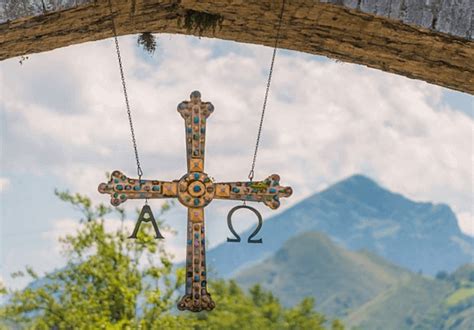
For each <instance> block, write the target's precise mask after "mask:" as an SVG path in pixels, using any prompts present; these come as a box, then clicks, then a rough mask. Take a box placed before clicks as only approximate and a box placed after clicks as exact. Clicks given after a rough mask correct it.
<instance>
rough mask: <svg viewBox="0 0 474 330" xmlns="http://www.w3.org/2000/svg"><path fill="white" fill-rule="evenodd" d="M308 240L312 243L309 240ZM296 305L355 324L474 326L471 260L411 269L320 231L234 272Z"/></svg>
mask: <svg viewBox="0 0 474 330" xmlns="http://www.w3.org/2000/svg"><path fill="white" fill-rule="evenodd" d="M308 247H311V248H308ZM235 278H236V280H237V282H238V283H239V284H241V285H242V286H243V287H247V288H248V287H250V286H251V285H253V284H256V283H258V284H260V285H261V286H263V287H264V288H266V289H269V290H271V291H272V292H273V294H275V295H276V296H277V297H279V299H280V301H281V302H282V303H283V304H285V305H294V304H295V303H297V302H298V301H300V300H301V299H302V298H303V297H307V296H310V297H314V298H315V300H316V302H317V306H316V308H317V309H318V310H320V311H322V312H324V313H325V314H326V315H328V316H329V317H330V318H332V317H338V318H340V319H342V320H343V322H344V323H345V324H346V325H347V326H348V327H349V328H352V327H354V328H356V329H384V330H390V329H393V330H401V329H472V325H474V264H469V265H465V266H463V267H461V268H460V269H458V270H457V271H456V272H454V273H452V274H448V273H440V274H438V276H437V278H431V277H425V276H423V275H420V274H416V273H413V272H410V271H409V270H406V269H403V268H401V267H399V266H396V265H394V264H392V263H390V262H387V261H386V260H384V259H383V258H381V257H378V256H376V255H374V254H373V253H371V252H367V251H356V252H355V251H348V250H346V249H344V248H343V247H341V246H339V245H338V244H336V243H334V242H332V241H331V240H330V239H329V238H328V237H327V236H325V235H324V234H321V233H317V232H306V233H303V234H300V235H298V236H296V237H293V238H292V239H290V240H289V241H287V242H286V243H285V244H284V245H283V246H282V247H281V248H280V249H279V250H278V251H277V252H276V253H275V254H274V255H272V256H271V257H269V258H267V259H265V260H264V261H262V262H260V263H258V264H256V265H253V266H251V267H249V268H247V269H244V270H242V271H240V272H239V273H238V274H237V275H236V276H235Z"/></svg>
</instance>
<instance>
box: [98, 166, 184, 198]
mask: <svg viewBox="0 0 474 330" xmlns="http://www.w3.org/2000/svg"><path fill="white" fill-rule="evenodd" d="M98 189H99V192H100V193H102V194H109V195H110V196H111V200H110V203H111V204H112V205H114V206H118V205H120V204H121V203H123V202H125V201H126V200H127V199H156V198H170V197H177V195H178V182H177V181H171V182H169V181H157V180H138V179H131V178H128V177H127V176H125V175H124V174H123V173H122V172H120V171H114V172H113V173H112V175H111V176H110V180H109V182H108V183H101V184H100V185H99V188H98Z"/></svg>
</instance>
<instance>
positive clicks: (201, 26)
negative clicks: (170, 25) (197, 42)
mask: <svg viewBox="0 0 474 330" xmlns="http://www.w3.org/2000/svg"><path fill="white" fill-rule="evenodd" d="M223 21H224V17H222V16H221V15H217V14H210V13H206V12H200V11H195V10H191V9H189V10H186V13H185V15H184V18H183V17H182V18H180V19H179V20H178V25H179V26H180V27H184V28H185V29H186V30H187V31H188V33H191V32H193V33H197V34H198V35H199V36H201V35H202V34H203V33H204V32H205V31H208V30H210V29H212V32H213V33H216V29H217V28H218V27H219V29H221V28H222V22H223Z"/></svg>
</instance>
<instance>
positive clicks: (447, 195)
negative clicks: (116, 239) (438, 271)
mask: <svg viewBox="0 0 474 330" xmlns="http://www.w3.org/2000/svg"><path fill="white" fill-rule="evenodd" d="M121 43H122V44H121V45H122V50H123V58H124V61H125V62H124V64H125V71H126V76H127V83H128V89H129V95H130V101H131V105H132V112H133V119H134V124H135V130H136V134H137V141H138V147H139V152H140V156H141V163H142V166H143V169H144V171H145V176H146V177H149V178H160V179H175V178H179V177H180V176H181V175H182V174H183V173H184V172H185V154H184V152H185V150H184V141H183V140H184V132H183V127H182V126H183V125H182V119H181V118H180V116H179V115H178V114H177V112H176V110H175V109H176V105H177V104H178V103H179V102H180V101H182V100H184V99H186V98H187V97H188V95H189V92H191V91H192V90H194V89H199V90H200V91H201V92H202V95H203V98H204V99H205V100H207V101H211V102H213V103H214V105H215V108H216V111H215V112H214V114H213V115H212V117H211V118H210V120H209V124H208V125H209V126H208V136H207V159H206V166H207V172H208V173H209V174H210V175H212V176H213V177H214V178H216V180H218V181H228V180H241V179H244V178H246V177H247V173H248V169H249V166H250V161H251V156H252V152H253V147H254V140H255V137H256V131H257V127H258V120H259V115H260V109H261V103H262V99H263V92H264V87H265V83H266V69H267V67H268V62H269V59H270V55H271V50H270V49H269V48H264V47H260V46H252V45H237V44H235V43H231V42H223V41H216V40H210V39H204V38H203V39H201V40H197V39H193V38H189V37H183V36H170V37H169V38H168V37H167V36H160V38H159V44H160V52H161V53H160V54H159V55H158V57H157V58H156V59H149V58H148V59H146V60H144V59H143V55H141V54H140V53H139V52H138V51H137V48H136V45H135V40H134V39H133V38H132V37H128V38H121ZM315 59H316V57H314V56H308V55H303V54H296V53H291V52H286V53H285V54H280V55H279V57H278V58H277V62H276V68H275V73H274V81H273V86H272V90H271V93H270V100H269V104H268V110H267V111H268V112H267V115H266V118H265V124H264V129H263V136H262V145H261V149H260V154H259V158H258V160H257V170H256V174H257V178H264V177H266V176H267V175H269V174H271V173H279V174H280V175H281V176H282V182H283V183H285V184H291V185H292V186H293V187H294V190H295V195H294V197H293V198H292V199H290V200H289V201H287V202H284V205H290V204H292V203H294V202H296V201H298V200H301V199H302V198H303V197H305V196H308V195H309V194H311V193H314V192H315V191H317V190H319V189H321V188H322V187H325V186H327V185H329V184H331V183H334V182H335V181H337V180H340V179H342V178H344V177H346V176H349V175H351V174H354V173H356V172H359V173H364V174H367V175H369V176H371V177H373V178H374V179H376V180H377V181H379V182H380V183H382V184H383V185H384V186H386V187H388V188H389V189H391V190H394V191H397V192H400V193H402V194H404V195H407V196H408V197H410V198H413V199H416V200H424V201H434V202H444V203H447V204H449V205H451V206H452V207H454V208H455V209H456V210H459V211H460V212H467V210H469V208H470V204H471V203H472V197H471V195H470V189H471V186H470V183H471V182H472V181H473V176H472V166H471V165H472V161H471V157H472V125H473V120H472V119H471V118H469V117H468V116H466V115H464V114H462V113H460V112H458V111H455V110H453V109H450V108H449V107H448V106H446V105H444V104H443V103H442V102H441V100H442V94H443V89H442V88H440V87H437V86H432V85H429V84H427V83H424V82H420V81H416V80H411V79H407V78H404V77H400V76H396V75H392V74H387V73H383V72H380V71H376V70H372V69H367V68H364V67H360V66H356V65H351V64H340V63H335V62H332V61H317V60H315ZM1 68H2V70H1V71H0V84H1V85H2V86H5V87H4V97H3V99H2V101H1V102H0V108H3V109H4V112H5V117H6V119H7V120H8V122H9V125H8V127H6V133H5V134H6V136H7V137H8V139H3V140H8V141H14V142H10V143H9V145H8V146H6V147H5V150H6V157H5V166H6V167H7V169H9V170H13V169H18V168H20V169H22V170H24V171H29V172H30V171H32V172H38V173H54V174H57V175H60V176H61V177H62V178H63V179H64V180H66V183H67V185H69V186H71V189H74V190H79V191H81V192H85V193H88V194H90V195H92V196H94V198H99V197H98V194H97V192H96V187H97V184H98V183H99V182H101V181H103V174H104V172H105V171H112V170H114V169H121V170H123V171H124V172H126V173H127V174H129V175H130V176H133V174H134V173H135V172H136V171H135V163H134V158H133V152H132V149H131V142H130V133H129V128H128V122H127V118H126V113H125V109H124V105H123V95H122V91H121V86H120V79H119V75H118V71H117V70H118V69H117V64H116V59H115V54H114V49H113V44H112V42H111V40H106V41H101V42H96V43H87V44H83V45H77V46H74V47H68V48H64V49H59V50H56V51H54V52H50V53H44V54H35V55H33V56H31V58H30V59H29V60H28V61H27V62H26V63H25V64H24V65H23V66H19V65H18V63H16V61H13V60H10V61H5V62H3V63H2V67H1ZM24 132H28V134H25V133H24ZM470 137H471V138H470ZM469 141H471V142H469ZM100 198H101V199H100V200H103V201H106V200H107V198H106V197H104V196H102V197H100ZM216 212H217V211H216ZM266 212H268V211H266ZM268 213H269V212H268ZM268 213H267V214H268ZM461 228H465V226H464V227H461ZM463 230H465V229H463Z"/></svg>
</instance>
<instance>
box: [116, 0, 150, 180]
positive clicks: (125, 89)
mask: <svg viewBox="0 0 474 330" xmlns="http://www.w3.org/2000/svg"><path fill="white" fill-rule="evenodd" d="M109 8H110V19H111V20H112V30H113V33H114V41H115V49H116V51H117V59H118V64H119V68H120V78H121V79H122V88H123V96H124V98H125V106H126V107H127V115H128V123H129V125H130V133H131V135H132V143H133V151H134V152H135V160H136V161H137V174H138V180H139V182H140V184H141V179H142V176H143V171H142V167H141V165H140V158H139V157H138V148H137V140H136V138H135V130H134V129H133V121H132V113H131V111H130V103H129V102H128V93H127V85H126V84H125V75H124V73H123V65H122V56H121V55H120V46H119V42H118V38H117V29H116V27H115V21H114V14H113V10H112V1H111V0H109Z"/></svg>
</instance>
